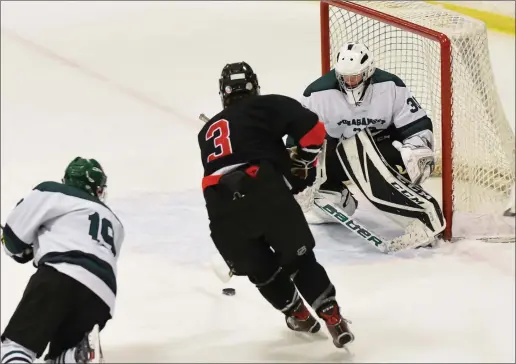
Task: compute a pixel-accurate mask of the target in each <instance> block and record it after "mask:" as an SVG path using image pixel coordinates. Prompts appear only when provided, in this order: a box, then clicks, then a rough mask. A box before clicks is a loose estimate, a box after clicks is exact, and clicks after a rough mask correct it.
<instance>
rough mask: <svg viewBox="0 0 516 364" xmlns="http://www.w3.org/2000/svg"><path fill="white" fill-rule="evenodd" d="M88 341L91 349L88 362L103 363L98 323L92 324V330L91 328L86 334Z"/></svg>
mask: <svg viewBox="0 0 516 364" xmlns="http://www.w3.org/2000/svg"><path fill="white" fill-rule="evenodd" d="M88 343H89V345H90V348H92V349H93V352H92V354H93V357H90V360H89V363H95V364H103V363H105V362H104V358H103V356H102V348H101V347H100V330H99V325H95V326H93V330H91V332H90V334H89V335H88Z"/></svg>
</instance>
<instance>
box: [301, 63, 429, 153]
mask: <svg viewBox="0 0 516 364" xmlns="http://www.w3.org/2000/svg"><path fill="white" fill-rule="evenodd" d="M299 101H300V102H301V104H303V105H304V106H305V107H306V108H308V109H309V110H311V111H313V112H315V113H316V114H317V115H318V116H319V119H320V120H321V121H322V122H323V123H324V125H325V127H326V131H327V133H328V135H329V136H331V137H333V138H344V139H348V138H351V137H352V136H353V135H355V134H357V133H358V132H360V131H361V130H362V129H365V128H369V129H370V130H371V132H372V133H373V135H374V134H376V133H378V132H380V131H382V130H386V129H388V128H390V129H389V130H391V131H393V132H394V133H395V135H394V138H395V139H396V140H399V141H401V142H403V140H405V139H407V138H409V137H411V136H413V135H415V134H422V136H423V137H424V138H425V139H427V140H428V144H430V146H431V148H432V149H433V135H432V122H431V120H430V118H429V117H428V116H427V114H426V112H425V110H423V108H422V107H421V105H419V103H418V102H417V100H416V99H415V98H414V96H413V95H412V94H411V93H410V90H409V89H408V88H407V87H406V86H405V84H404V83H403V81H401V80H400V79H399V78H398V77H397V76H396V75H393V74H392V73H389V72H386V71H383V70H381V69H379V68H377V69H376V71H375V72H374V73H373V76H372V77H371V82H370V84H369V86H368V87H367V89H366V92H365V94H364V97H363V98H362V101H361V102H360V103H359V104H358V105H355V104H350V103H349V102H348V101H347V100H346V99H345V94H344V92H342V91H341V90H340V87H339V83H338V81H337V78H336V76H335V71H334V70H331V71H330V72H328V73H327V74H325V75H323V76H322V77H320V78H319V79H317V80H315V81H314V82H312V84H310V85H309V86H308V87H307V89H306V90H305V92H304V93H303V97H302V98H301V99H300V100H299Z"/></svg>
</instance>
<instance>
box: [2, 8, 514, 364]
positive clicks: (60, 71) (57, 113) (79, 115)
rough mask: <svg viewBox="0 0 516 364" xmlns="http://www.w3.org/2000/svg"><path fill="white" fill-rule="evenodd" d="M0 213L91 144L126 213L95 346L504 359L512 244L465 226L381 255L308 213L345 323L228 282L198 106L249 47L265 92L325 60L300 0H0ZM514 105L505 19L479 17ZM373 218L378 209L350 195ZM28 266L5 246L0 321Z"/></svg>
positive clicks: (141, 353) (195, 352)
mask: <svg viewBox="0 0 516 364" xmlns="http://www.w3.org/2000/svg"><path fill="white" fill-rule="evenodd" d="M1 6H2V8H1V10H2V12H1V16H2V34H1V37H2V38H1V47H2V48H1V66H2V67H1V166H2V173H1V222H2V223H4V222H5V218H6V215H7V214H8V213H9V211H10V210H11V209H12V208H13V206H14V205H15V204H16V202H17V201H18V200H19V199H20V198H21V197H23V196H24V195H25V194H26V193H28V192H29V191H30V189H31V188H32V187H34V186H35V185H36V184H37V183H39V182H41V181H43V180H59V179H60V178H61V176H62V174H63V170H64V167H65V165H66V164H67V163H68V162H69V161H70V160H71V159H72V158H74V157H75V156H77V155H80V156H84V157H94V158H98V159H99V160H100V162H101V163H102V164H103V166H104V168H105V169H106V171H107V174H108V177H109V180H108V184H109V200H108V203H109V204H110V206H111V207H112V208H113V210H114V211H115V212H117V213H118V215H119V217H120V218H121V220H122V221H123V222H124V224H125V227H126V232H127V238H126V241H125V245H124V247H123V250H122V253H121V257H120V260H119V270H118V277H119V295H118V301H117V308H116V313H115V318H114V319H113V320H112V321H111V322H110V323H109V324H108V326H107V328H106V329H105V331H104V332H103V335H102V340H103V346H104V350H105V355H106V359H107V361H108V362H187V361H190V362H194V361H195V362H202V361H205V362H207V361H210V362H217V361H218V362H221V361H223V362H514V360H515V349H514V342H515V314H514V307H515V288H514V285H515V278H514V275H515V269H514V254H515V250H514V244H486V243H481V242H478V241H466V240H465V241H461V242H458V243H455V244H451V245H444V246H442V247H440V248H437V249H434V250H431V251H423V252H421V251H418V252H417V253H412V254H407V255H405V256H387V255H383V254H381V253H378V252H377V251H375V250H374V249H373V248H371V247H370V246H366V245H364V244H363V243H361V242H359V241H355V240H353V237H352V236H351V235H349V234H348V233H347V232H346V230H344V228H342V227H340V226H330V227H326V228H322V227H316V228H314V229H313V231H314V234H315V236H316V240H317V244H318V246H317V249H316V254H317V255H318V257H319V259H320V261H321V262H322V263H323V264H325V266H326V267H327V269H328V272H329V274H330V277H331V278H332V280H333V281H334V283H335V285H336V287H337V295H338V299H339V300H340V303H341V305H342V312H343V314H344V315H345V316H346V317H348V318H349V319H350V320H351V321H352V322H353V325H352V328H353V331H354V332H355V335H356V341H355V342H354V343H353V344H352V345H350V351H351V354H347V353H345V352H344V351H342V350H341V351H339V350H337V349H335V348H334V347H333V345H332V344H331V342H330V340H329V339H328V338H327V336H325V334H320V335H319V336H314V337H311V338H308V337H304V336H298V335H296V334H293V333H292V332H291V331H290V330H288V329H287V328H286V326H285V324H284V319H283V317H282V315H281V314H280V313H278V312H276V311H275V310H274V309H272V308H271V307H269V305H268V303H267V302H265V301H264V300H263V299H262V298H261V296H260V295H259V293H258V292H257V290H256V289H255V288H254V287H253V286H252V285H251V284H250V283H249V282H247V281H246V280H245V279H242V278H234V279H233V280H232V281H231V282H230V283H229V284H228V285H230V286H232V287H234V288H236V290H237V294H236V296H234V297H228V296H224V295H222V294H221V289H222V288H223V287H225V286H224V285H222V283H221V282H220V281H218V279H217V278H216V277H215V275H214V274H213V272H212V271H211V269H210V267H209V260H210V257H211V256H212V254H214V253H215V248H214V247H213V246H212V243H211V240H210V237H209V231H208V225H207V215H206V212H205V209H204V201H203V198H202V194H201V189H200V178H201V176H202V166H201V163H200V161H199V151H198V146H197V132H198V130H199V128H200V126H201V124H200V122H199V121H198V120H197V116H198V115H199V113H201V112H204V113H206V114H208V115H211V114H213V113H216V112H217V111H218V110H219V109H220V99H219V97H218V82H217V80H218V77H219V74H220V70H221V69H222V67H223V66H224V65H225V64H226V63H227V62H235V61H241V60H245V61H247V62H248V63H250V64H251V65H252V67H253V68H254V69H255V71H256V72H257V73H258V76H259V80H260V83H261V86H262V93H283V94H287V95H290V96H293V97H298V96H299V95H300V94H301V93H302V91H303V90H304V88H305V87H306V86H307V85H308V84H309V83H310V82H311V81H312V80H313V79H315V78H316V77H318V76H319V75H320V51H319V12H318V7H317V6H316V5H315V4H313V3H312V2H305V3H297V2H274V3H272V2H263V3H258V2H245V3H244V2H207V3H203V2H186V3H181V2H155V3H146V4H143V5H142V4H141V3H137V2H62V3H61V2H54V3H44V2H7V3H6V2H2V5H1ZM489 48H490V56H491V61H492V66H493V70H494V73H495V78H496V83H497V87H498V90H499V94H500V97H501V99H502V102H503V105H504V108H505V112H506V114H507V117H508V119H509V120H511V121H512V122H514V99H515V91H514V78H515V74H514V69H515V59H514V53H515V52H514V51H515V49H514V37H513V36H505V35H500V34H492V33H490V34H489ZM359 213H360V214H361V217H362V218H364V219H366V220H367V221H368V222H369V223H370V224H374V225H375V226H378V228H379V229H382V231H387V230H388V229H389V224H388V222H387V225H384V224H383V222H382V221H384V220H382V219H383V218H382V217H381V216H379V215H378V214H375V212H374V211H373V210H372V209H371V208H370V206H368V205H367V204H365V203H363V204H361V211H360V212H359ZM33 272H34V268H33V267H32V266H31V265H29V264H27V265H18V264H16V263H15V262H14V261H12V260H10V259H9V258H8V257H6V256H5V254H2V256H1V328H2V329H3V328H4V327H5V325H6V324H7V322H8V320H9V318H10V316H11V314H12V312H13V311H14V309H15V307H16V305H17V303H18V301H19V299H20V297H21V294H22V292H23V289H24V287H25V284H26V282H27V280H28V279H29V277H30V275H31V274H32V273H33Z"/></svg>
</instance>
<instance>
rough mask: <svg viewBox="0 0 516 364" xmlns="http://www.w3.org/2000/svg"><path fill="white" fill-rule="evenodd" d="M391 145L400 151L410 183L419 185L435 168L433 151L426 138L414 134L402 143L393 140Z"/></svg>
mask: <svg viewBox="0 0 516 364" xmlns="http://www.w3.org/2000/svg"><path fill="white" fill-rule="evenodd" d="M392 145H393V146H394V148H396V149H397V150H398V151H399V152H400V154H401V159H403V163H404V164H405V167H406V168H407V173H408V175H409V178H410V180H411V181H412V183H414V184H416V185H420V184H421V183H423V182H424V181H425V180H426V179H427V178H428V177H430V174H432V172H433V170H434V168H435V153H434V151H433V150H432V149H431V148H430V146H429V143H428V142H427V141H426V139H424V138H422V137H420V136H418V135H414V136H412V137H410V138H407V139H405V140H404V142H403V144H402V143H400V142H398V141H397V140H395V141H393V142H392Z"/></svg>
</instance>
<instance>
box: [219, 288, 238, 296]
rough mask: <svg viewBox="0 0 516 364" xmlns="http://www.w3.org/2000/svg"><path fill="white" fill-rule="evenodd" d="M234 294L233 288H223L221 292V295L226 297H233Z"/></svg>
mask: <svg viewBox="0 0 516 364" xmlns="http://www.w3.org/2000/svg"><path fill="white" fill-rule="evenodd" d="M235 293H236V291H235V289H234V288H224V289H223V290H222V294H225V295H226V296H234V295H235Z"/></svg>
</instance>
